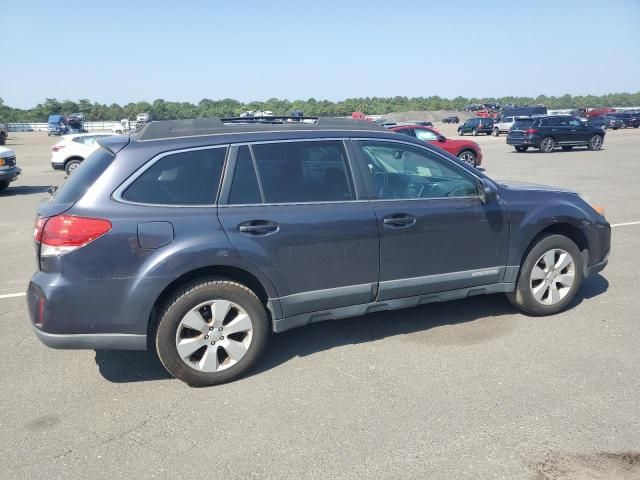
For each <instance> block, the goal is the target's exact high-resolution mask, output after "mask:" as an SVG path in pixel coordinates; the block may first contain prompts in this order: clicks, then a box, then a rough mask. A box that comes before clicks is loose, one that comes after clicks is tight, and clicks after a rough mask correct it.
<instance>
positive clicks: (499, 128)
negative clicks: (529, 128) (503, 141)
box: [491, 117, 525, 137]
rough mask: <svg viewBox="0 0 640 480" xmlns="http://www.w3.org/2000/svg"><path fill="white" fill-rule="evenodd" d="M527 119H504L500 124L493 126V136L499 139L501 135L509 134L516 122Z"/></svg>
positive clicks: (501, 119)
mask: <svg viewBox="0 0 640 480" xmlns="http://www.w3.org/2000/svg"><path fill="white" fill-rule="evenodd" d="M520 118H525V117H502V118H500V120H498V122H496V123H495V124H494V125H493V132H491V135H493V136H494V137H499V136H500V134H501V133H509V130H511V127H513V124H514V123H516V120H518V119H520Z"/></svg>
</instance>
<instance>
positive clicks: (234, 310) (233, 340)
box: [176, 300, 253, 372]
mask: <svg viewBox="0 0 640 480" xmlns="http://www.w3.org/2000/svg"><path fill="white" fill-rule="evenodd" d="M252 339H253V323H252V322H251V318H250V317H249V315H247V312H245V310H244V309H243V308H242V307H241V306H239V305H237V304H235V303H233V302H229V301H227V300H210V301H208V302H205V303H201V304H200V305H198V306H196V307H194V308H192V309H191V310H189V311H188V312H187V313H186V314H185V315H184V317H182V320H180V324H179V325H178V329H177V331H176V350H177V351H178V355H179V356H180V358H181V359H182V361H183V362H185V363H186V364H187V365H189V366H190V367H191V368H194V369H196V370H199V371H201V372H220V371H222V370H226V369H227V368H229V367H232V366H233V365H235V364H236V363H238V362H239V361H240V360H242V359H243V358H244V356H245V355H246V354H247V351H248V350H249V347H250V346H251V340H252Z"/></svg>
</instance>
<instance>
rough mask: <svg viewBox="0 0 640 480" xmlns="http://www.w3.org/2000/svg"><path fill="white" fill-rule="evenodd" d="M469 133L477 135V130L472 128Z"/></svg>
mask: <svg viewBox="0 0 640 480" xmlns="http://www.w3.org/2000/svg"><path fill="white" fill-rule="evenodd" d="M471 135H473V136H474V137H477V136H478V131H477V130H476V129H475V128H474V129H473V130H471Z"/></svg>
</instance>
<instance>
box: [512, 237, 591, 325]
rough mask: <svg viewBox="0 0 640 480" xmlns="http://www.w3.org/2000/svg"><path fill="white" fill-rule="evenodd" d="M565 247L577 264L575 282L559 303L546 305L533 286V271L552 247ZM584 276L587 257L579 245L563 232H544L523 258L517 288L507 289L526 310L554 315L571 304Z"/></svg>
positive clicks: (575, 265)
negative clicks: (548, 233) (584, 260)
mask: <svg viewBox="0 0 640 480" xmlns="http://www.w3.org/2000/svg"><path fill="white" fill-rule="evenodd" d="M552 249H562V250H564V251H565V252H567V253H568V254H569V255H570V256H571V258H572V260H573V264H574V269H575V272H574V283H573V285H571V287H570V289H569V291H568V292H567V293H566V294H565V296H564V298H562V299H561V300H560V301H559V302H558V303H555V304H553V305H545V304H543V303H541V302H539V301H538V300H536V298H535V297H534V295H533V292H532V289H531V288H530V282H531V273H532V272H533V269H534V267H536V262H537V261H538V259H539V258H540V257H541V256H542V255H543V254H544V253H545V252H548V251H549V250H552ZM582 279H583V259H582V254H581V253H580V249H578V246H577V245H576V244H575V243H574V242H573V241H572V240H571V239H569V238H567V237H565V236H563V235H543V236H540V237H539V238H538V239H537V240H535V243H534V244H533V246H532V247H531V248H530V250H529V252H528V253H527V255H526V256H525V259H524V261H523V262H522V265H521V268H520V273H519V275H518V280H517V281H516V288H515V290H514V291H513V292H510V293H507V294H506V295H507V298H508V299H509V301H510V302H511V303H512V304H513V305H514V306H515V307H516V308H518V309H519V310H521V311H522V312H524V313H526V314H529V315H535V316H543V315H553V314H555V313H558V312H560V311H562V310H564V309H565V308H566V307H567V305H569V303H570V302H571V301H572V300H573V298H574V297H575V295H576V293H577V292H578V290H579V289H580V285H581V284H582Z"/></svg>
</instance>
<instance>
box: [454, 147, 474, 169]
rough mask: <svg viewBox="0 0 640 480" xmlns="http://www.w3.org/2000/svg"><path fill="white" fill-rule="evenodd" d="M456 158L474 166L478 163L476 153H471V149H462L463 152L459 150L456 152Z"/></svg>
mask: <svg viewBox="0 0 640 480" xmlns="http://www.w3.org/2000/svg"><path fill="white" fill-rule="evenodd" d="M458 158H459V159H460V160H462V161H463V162H464V163H468V164H469V165H472V166H474V167H476V166H477V165H478V163H477V162H478V160H477V158H476V154H475V153H473V152H472V151H471V150H464V151H463V152H460V153H459V154H458Z"/></svg>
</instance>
